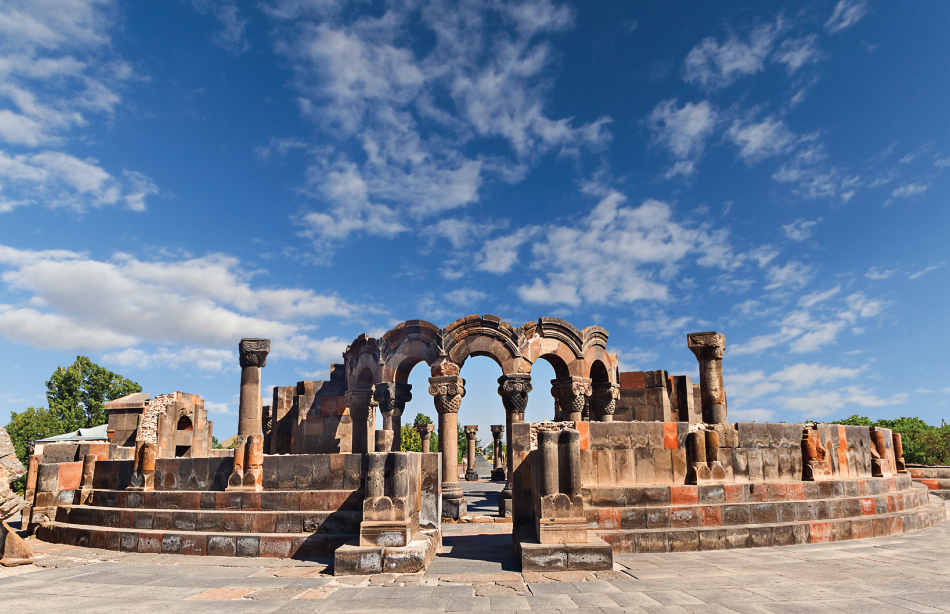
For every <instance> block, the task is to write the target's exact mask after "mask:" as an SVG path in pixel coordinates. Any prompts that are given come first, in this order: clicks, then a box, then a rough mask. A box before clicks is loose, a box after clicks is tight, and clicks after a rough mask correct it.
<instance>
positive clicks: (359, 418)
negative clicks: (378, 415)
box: [346, 388, 376, 454]
mask: <svg viewBox="0 0 950 614" xmlns="http://www.w3.org/2000/svg"><path fill="white" fill-rule="evenodd" d="M346 406H347V408H349V410H350V419H352V420H353V454H366V453H367V452H372V451H373V450H374V448H375V446H376V441H375V435H374V434H373V431H374V430H375V429H372V428H370V424H371V423H372V421H373V419H374V418H375V411H376V401H374V400H373V390H372V389H371V388H358V389H356V390H347V391H346Z"/></svg>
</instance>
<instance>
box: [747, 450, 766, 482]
mask: <svg viewBox="0 0 950 614" xmlns="http://www.w3.org/2000/svg"><path fill="white" fill-rule="evenodd" d="M763 451H764V450H763V449H762V448H749V449H747V450H746V455H747V458H748V459H749V481H750V482H763V481H765V458H764V455H763Z"/></svg>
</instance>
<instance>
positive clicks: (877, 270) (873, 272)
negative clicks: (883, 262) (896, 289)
mask: <svg viewBox="0 0 950 614" xmlns="http://www.w3.org/2000/svg"><path fill="white" fill-rule="evenodd" d="M898 270H899V269H885V268H883V267H877V266H875V267H871V268H870V269H869V270H868V272H867V273H865V274H864V276H865V277H867V278H868V279H888V278H889V277H890V276H891V275H893V274H894V273H896V272H897V271H898Z"/></svg>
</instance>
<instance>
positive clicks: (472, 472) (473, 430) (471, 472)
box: [465, 424, 478, 482]
mask: <svg viewBox="0 0 950 614" xmlns="http://www.w3.org/2000/svg"><path fill="white" fill-rule="evenodd" d="M477 434H478V427H477V426H475V425H474V424H469V425H467V426H466V427H465V438H466V439H468V470H467V471H466V472H465V479H466V480H467V481H469V482H477V481H478V470H476V469H475V457H476V456H477V453H478V451H477V450H476V449H475V435H477Z"/></svg>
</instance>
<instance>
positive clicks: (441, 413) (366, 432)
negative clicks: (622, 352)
mask: <svg viewBox="0 0 950 614" xmlns="http://www.w3.org/2000/svg"><path fill="white" fill-rule="evenodd" d="M694 337H695V338H696V339H697V341H696V343H693V342H692V341H691V343H690V347H691V349H693V351H694V352H695V353H696V355H697V357H698V358H699V360H700V365H701V368H700V373H701V382H700V383H699V384H694V383H693V382H692V380H691V378H690V377H688V376H674V377H669V376H668V375H667V373H666V372H665V371H648V372H627V373H621V372H620V368H619V365H618V361H617V355H616V354H613V353H610V352H609V351H608V348H607V339H608V333H607V331H606V330H604V329H603V328H601V327H599V326H588V327H586V328H584V329H578V328H576V327H575V326H573V325H571V324H570V323H568V322H566V321H564V320H561V319H558V318H539V319H538V320H537V321H535V322H528V323H526V324H523V325H521V326H519V327H515V326H512V325H511V324H510V323H508V322H504V321H502V320H501V318H498V317H496V316H492V315H487V314H486V315H484V316H478V315H471V316H466V317H464V318H461V319H459V320H456V321H455V322H453V323H451V324H449V325H448V326H447V327H445V328H439V327H437V326H435V325H433V324H431V323H429V322H426V321H423V320H410V321H408V322H404V323H402V324H400V325H398V326H396V327H395V328H393V329H392V330H390V331H388V332H387V333H386V334H384V335H383V336H382V337H380V338H378V339H377V338H372V337H369V336H367V335H360V336H359V337H357V338H356V339H355V340H354V341H353V342H352V343H351V344H350V345H349V346H348V347H347V349H346V351H345V352H344V354H343V359H344V362H343V364H337V365H333V366H332V367H331V377H330V381H327V382H299V383H298V384H297V386H287V387H277V388H275V389H274V398H273V402H272V404H271V405H270V406H266V407H264V408H263V410H264V411H263V414H264V415H263V427H264V428H263V431H264V440H265V441H264V449H265V452H267V453H271V454H276V453H297V454H313V453H334V452H353V453H359V452H371V451H373V450H374V445H375V443H374V442H375V437H376V436H375V431H376V430H377V428H379V430H384V431H392V433H393V443H392V449H393V450H399V449H400V433H401V426H402V414H403V411H404V409H405V406H406V403H407V402H408V401H410V400H411V399H412V386H411V385H410V384H409V383H408V380H409V373H410V372H411V371H412V369H413V368H414V367H416V366H417V365H420V363H425V366H426V367H428V368H429V369H430V372H431V377H430V378H429V388H428V391H427V392H428V394H429V395H431V396H432V398H433V402H434V404H435V408H436V411H437V412H438V417H439V420H438V422H439V424H438V434H439V448H440V449H439V451H440V452H444V451H445V450H455V449H457V445H458V426H459V425H458V411H459V408H460V407H461V405H462V398H463V397H464V396H465V380H464V379H462V378H461V377H460V371H461V368H462V366H463V365H464V364H465V361H466V360H468V358H469V357H472V356H487V357H488V358H490V359H492V360H493V361H494V362H495V363H497V364H498V366H499V367H500V368H501V371H502V375H501V377H499V378H498V394H499V395H500V396H501V399H502V403H503V405H504V407H505V414H506V418H505V421H506V424H505V429H504V431H505V435H504V436H505V438H506V442H507V446H506V448H507V450H508V453H507V458H506V459H505V464H506V469H507V471H506V473H507V474H508V475H509V476H510V473H511V466H512V460H511V450H512V440H511V433H512V425H513V424H519V423H523V421H524V411H525V407H526V405H527V402H528V395H529V394H530V393H531V392H532V390H534V389H535V387H536V386H537V385H538V384H539V382H533V381H532V378H531V371H532V367H533V365H534V364H535V363H537V362H538V361H539V360H545V361H547V362H548V363H549V364H550V365H551V367H552V368H553V369H554V373H555V378H554V379H553V380H551V395H552V397H553V407H552V412H551V415H550V419H551V420H554V421H563V422H582V421H598V422H610V421H614V420H618V421H620V420H626V421H633V420H635V421H661V422H671V421H673V422H677V421H678V422H686V423H696V422H707V423H716V424H724V423H725V422H726V403H725V390H724V389H723V386H722V360H721V359H722V348H723V346H724V342H723V341H722V336H721V335H717V334H716V333H702V334H696V335H694ZM694 346H695V347H694ZM416 394H419V391H416ZM376 407H378V408H379V411H380V414H381V415H382V418H383V420H382V421H383V423H382V425H377V424H376V411H375V408H376ZM429 432H430V431H427V432H425V433H423V437H424V438H425V437H428V434H429ZM239 434H240V433H239ZM496 475H497V474H496ZM442 476H443V477H442V480H443V481H442V503H443V505H442V514H443V516H445V517H451V518H458V517H460V516H461V515H464V514H465V501H464V497H463V496H462V489H461V485H460V483H459V479H458V462H457V456H456V454H454V453H453V454H443V455H442ZM510 499H511V483H510V481H509V483H508V484H507V485H506V488H505V491H504V492H503V493H502V503H501V505H502V508H503V509H502V510H501V513H502V514H510V509H506V508H507V506H509V505H510Z"/></svg>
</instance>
